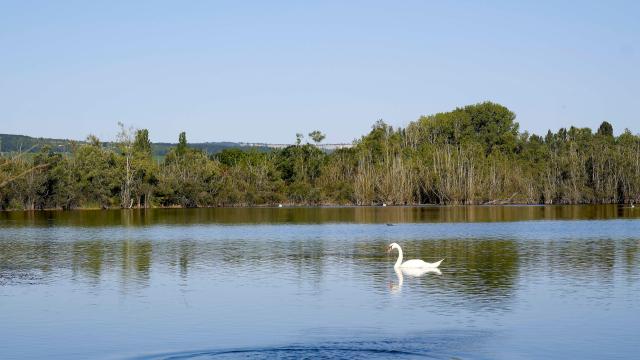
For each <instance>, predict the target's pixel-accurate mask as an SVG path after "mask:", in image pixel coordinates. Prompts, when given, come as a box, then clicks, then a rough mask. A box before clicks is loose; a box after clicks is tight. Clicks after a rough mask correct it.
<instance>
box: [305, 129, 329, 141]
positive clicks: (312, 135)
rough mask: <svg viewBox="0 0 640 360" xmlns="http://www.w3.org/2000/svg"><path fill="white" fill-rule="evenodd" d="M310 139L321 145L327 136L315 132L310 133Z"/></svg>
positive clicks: (317, 131)
mask: <svg viewBox="0 0 640 360" xmlns="http://www.w3.org/2000/svg"><path fill="white" fill-rule="evenodd" d="M309 137H310V138H311V139H312V140H313V142H315V143H316V144H320V143H321V142H322V140H324V139H325V138H326V136H325V134H323V133H321V132H320V131H319V130H314V131H312V132H310V133H309Z"/></svg>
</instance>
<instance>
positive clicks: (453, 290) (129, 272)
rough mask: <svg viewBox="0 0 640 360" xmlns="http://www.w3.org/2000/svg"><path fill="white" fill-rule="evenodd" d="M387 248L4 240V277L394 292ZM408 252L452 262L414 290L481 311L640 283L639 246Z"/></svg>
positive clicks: (495, 245) (433, 244) (525, 245)
mask: <svg viewBox="0 0 640 360" xmlns="http://www.w3.org/2000/svg"><path fill="white" fill-rule="evenodd" d="M386 245H387V240H383V239H379V240H375V239H374V240H370V241H367V242H362V241H360V242H355V241H351V242H350V241H349V240H348V239H345V241H342V242H341V241H337V240H335V239H334V240H330V239H323V238H322V237H321V235H319V237H318V238H312V239H306V240H292V241H279V240H277V239H271V240H264V239H254V240H248V239H240V240H224V241H211V242H208V241H195V240H188V239H182V240H180V239H175V240H171V241H158V242H154V241H151V240H121V241H116V240H106V239H96V240H90V241H68V242H50V241H37V242H36V241H33V242H32V241H26V240H3V241H0V271H2V277H3V278H4V279H5V281H4V282H5V283H6V282H7V281H6V279H8V278H11V277H15V278H19V277H25V274H39V276H44V277H45V278H46V277H47V276H50V275H53V276H56V275H57V274H56V271H58V270H59V269H70V270H71V271H72V274H73V279H74V281H88V282H89V284H98V283H99V282H100V281H101V280H102V279H103V278H104V277H105V276H107V275H108V274H114V273H115V274H118V275H119V276H118V278H119V283H120V285H121V286H123V287H124V288H125V290H126V289H129V288H131V287H139V286H147V285H148V283H149V281H150V271H151V269H152V266H153V268H154V269H158V271H163V272H167V271H168V272H170V273H171V272H173V271H177V272H176V274H179V275H180V276H181V277H182V278H183V279H185V280H186V279H188V277H189V275H190V273H191V272H192V271H193V269H194V267H201V268H203V270H202V269H201V270H202V271H206V272H210V273H211V274H212V278H213V279H215V277H216V276H218V274H220V272H221V271H226V272H227V273H226V274H229V273H232V272H238V271H241V272H244V274H245V275H243V276H251V277H261V276H263V277H268V276H269V275H270V273H275V272H281V273H284V274H285V275H281V276H286V277H287V278H289V279H291V280H295V281H297V282H299V283H300V284H301V285H305V284H307V285H311V286H313V287H314V288H315V289H318V288H319V286H320V284H321V283H322V280H323V278H325V277H326V276H327V274H326V272H327V270H328V269H327V267H328V264H330V263H331V264H333V265H332V266H337V267H340V271H352V270H353V269H355V270H353V271H357V272H358V274H359V275H360V274H364V276H371V278H372V279H375V282H374V286H380V287H381V289H380V291H384V290H385V289H386V288H387V287H388V280H389V276H390V275H391V276H393V272H392V271H391V267H392V266H393V262H394V261H395V256H396V254H395V253H394V254H393V255H392V256H391V257H388V256H387V255H386V254H385V249H386ZM401 245H402V246H403V249H404V250H405V256H406V259H410V258H420V259H423V260H426V261H436V260H439V259H441V258H443V257H444V258H446V260H445V262H444V263H443V265H442V266H441V267H442V271H443V275H442V276H441V277H433V276H432V277H429V278H424V279H423V278H419V279H414V280H412V281H410V282H409V283H410V284H413V285H415V284H419V286H421V287H423V288H424V289H425V291H427V290H428V291H430V292H434V291H436V292H441V293H449V294H452V295H453V296H458V297H460V298H461V301H467V300H468V301H473V302H476V303H477V304H479V305H481V306H485V305H486V306H498V307H504V306H508V301H509V300H510V299H511V298H512V297H513V294H514V293H515V292H516V291H515V290H516V289H517V287H518V282H519V281H521V280H519V279H525V278H527V277H533V276H546V275H545V274H550V275H552V276H557V277H559V278H561V279H562V278H572V279H574V280H588V281H596V282H597V283H611V282H612V281H613V278H614V276H615V274H616V273H615V269H616V267H617V268H619V269H620V270H621V273H623V274H628V275H630V276H627V278H628V279H631V281H638V277H637V273H638V271H639V270H638V265H639V264H638V263H639V259H638V252H639V247H640V245H639V242H638V240H635V239H633V240H632V239H628V240H616V241H614V240H606V239H600V240H567V241H561V240H556V241H534V240H518V241H516V240H508V239H477V240H472V239H464V240H457V239H443V240H422V241H419V240H418V241H416V240H411V241H402V242H401ZM214 269H215V270H214ZM541 269H542V271H543V273H542V274H541V273H540V270H541ZM256 270H258V271H256ZM535 274H537V275H535ZM223 275H224V274H223ZM413 285H412V286H413ZM405 286H406V282H405ZM465 299H466V300H465ZM483 304H484V305H483Z"/></svg>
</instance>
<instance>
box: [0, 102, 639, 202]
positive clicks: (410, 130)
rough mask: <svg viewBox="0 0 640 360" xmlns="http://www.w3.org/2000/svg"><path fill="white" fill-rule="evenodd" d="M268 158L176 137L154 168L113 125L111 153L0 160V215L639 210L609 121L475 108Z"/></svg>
mask: <svg viewBox="0 0 640 360" xmlns="http://www.w3.org/2000/svg"><path fill="white" fill-rule="evenodd" d="M296 137H297V141H296V144H295V145H291V146H289V147H286V148H283V149H277V150H271V151H264V150H244V149H243V150H241V149H226V150H223V151H221V152H218V153H215V154H208V153H206V152H204V151H202V150H198V149H194V148H190V147H189V144H188V143H187V138H186V134H185V133H181V134H179V139H178V140H179V141H178V144H177V145H176V146H174V147H173V148H171V149H170V150H169V151H168V152H167V154H166V156H164V158H163V159H161V160H159V159H157V158H155V159H154V157H153V156H152V152H151V142H150V140H149V131H148V130H147V129H132V128H127V127H125V126H124V125H122V124H120V131H119V134H118V136H117V146H116V147H113V146H109V147H107V146H105V145H104V143H101V141H100V140H99V139H98V138H96V137H94V136H89V137H88V139H87V141H86V142H85V143H82V144H75V145H73V144H72V146H71V151H70V152H69V153H56V152H53V151H51V150H50V149H48V148H46V147H44V148H42V149H40V151H38V152H37V153H35V154H32V153H28V154H26V153H11V154H4V155H2V156H1V157H0V208H2V209H5V210H6V209H24V210H33V209H45V208H61V209H74V208H89V207H94V208H117V207H121V208H133V207H172V206H180V207H206V206H260V205H274V204H280V203H284V204H290V205H379V204H383V203H384V204H389V205H417V204H515V203H518V204H586V203H588V204H601V203H604V204H608V203H629V202H637V201H638V200H640V137H639V136H638V135H634V134H632V133H631V132H630V131H629V130H625V131H624V132H622V134H620V135H619V136H614V134H613V128H612V126H611V124H609V123H608V122H603V123H602V125H600V127H599V128H598V129H597V130H596V131H595V132H594V131H592V130H591V129H589V128H576V127H571V128H569V129H564V128H563V129H560V130H558V131H557V132H555V133H554V132H551V131H549V132H548V133H547V134H545V135H544V136H539V135H533V134H529V133H527V132H520V131H519V129H518V123H517V122H515V115H514V113H512V112H511V111H510V110H509V109H507V108H506V107H504V106H501V105H499V104H495V103H490V102H486V103H481V104H476V105H470V106H466V107H463V108H457V109H455V110H453V111H451V112H446V113H439V114H435V115H429V116H423V117H421V118H419V119H418V120H417V121H414V122H411V123H409V125H408V126H407V127H405V128H396V129H394V128H392V127H391V126H389V125H387V124H386V123H385V122H383V121H382V120H380V121H378V122H376V123H375V124H374V125H373V127H372V129H371V131H370V132H369V133H368V134H367V135H365V136H363V137H362V138H360V139H358V140H356V141H355V143H354V147H352V148H349V149H338V150H335V151H333V152H325V151H323V150H321V149H319V148H318V147H317V146H316V145H315V144H318V143H320V142H321V141H322V140H323V139H324V134H322V133H321V132H319V131H314V132H311V133H310V134H309V136H308V138H309V139H310V140H311V141H312V143H304V136H303V135H302V134H297V136H296Z"/></svg>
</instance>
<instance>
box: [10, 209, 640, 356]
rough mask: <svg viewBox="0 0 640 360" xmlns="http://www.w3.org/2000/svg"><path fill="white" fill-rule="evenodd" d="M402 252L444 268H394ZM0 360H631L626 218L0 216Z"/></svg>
mask: <svg viewBox="0 0 640 360" xmlns="http://www.w3.org/2000/svg"><path fill="white" fill-rule="evenodd" d="M391 242H397V243H399V244H400V245H401V246H402V247H403V250H404V254H405V259H411V258H417V259H423V260H425V261H436V260H440V259H441V258H444V259H445V260H444V262H443V263H442V265H441V266H440V273H433V272H432V273H426V274H422V275H420V276H413V275H411V274H403V273H402V272H398V273H396V272H395V271H394V269H393V263H394V262H395V260H396V256H397V253H395V252H394V253H392V254H387V253H386V248H387V245H388V244H389V243H391ZM0 339H1V341H0V358H2V359H45V358H46V359H53V358H56V359H87V358H95V359H123V358H124V359H191V358H193V359H218V358H220V359H228V358H229V359H230V358H245V359H261V358H274V357H276V358H284V359H287V358H292V359H297V358H355V359H376V358H380V359H386V358H401V359H405V358H406V359H413V358H416V359H418V358H427V359H430V358H436V359H452V358H453V359H531V358H556V359H567V358H580V359H603V358H606V359H631V358H637V357H638V354H639V353H640V209H638V208H629V207H622V206H615V205H611V206H604V205H603V206H475V207H472V206H470V207H465V206H458V207H455V206H454V207H385V208H380V207H378V208H373V207H356V208H353V207H346V208H252V209H220V208H216V209H153V210H104V211H100V210H97V211H67V212H62V211H44V212H4V213H0Z"/></svg>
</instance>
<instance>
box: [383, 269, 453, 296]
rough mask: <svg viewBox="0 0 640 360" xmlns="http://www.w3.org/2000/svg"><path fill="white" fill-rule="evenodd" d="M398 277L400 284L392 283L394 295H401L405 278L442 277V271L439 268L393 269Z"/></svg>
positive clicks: (391, 287)
mask: <svg viewBox="0 0 640 360" xmlns="http://www.w3.org/2000/svg"><path fill="white" fill-rule="evenodd" d="M393 271H395V273H396V276H397V277H398V283H397V284H394V283H391V284H390V285H389V288H390V289H391V293H392V294H396V293H399V292H400V291H402V285H403V284H404V276H405V275H407V276H408V277H421V276H424V275H426V274H434V275H442V271H440V269H438V268H397V267H396V268H393Z"/></svg>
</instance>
